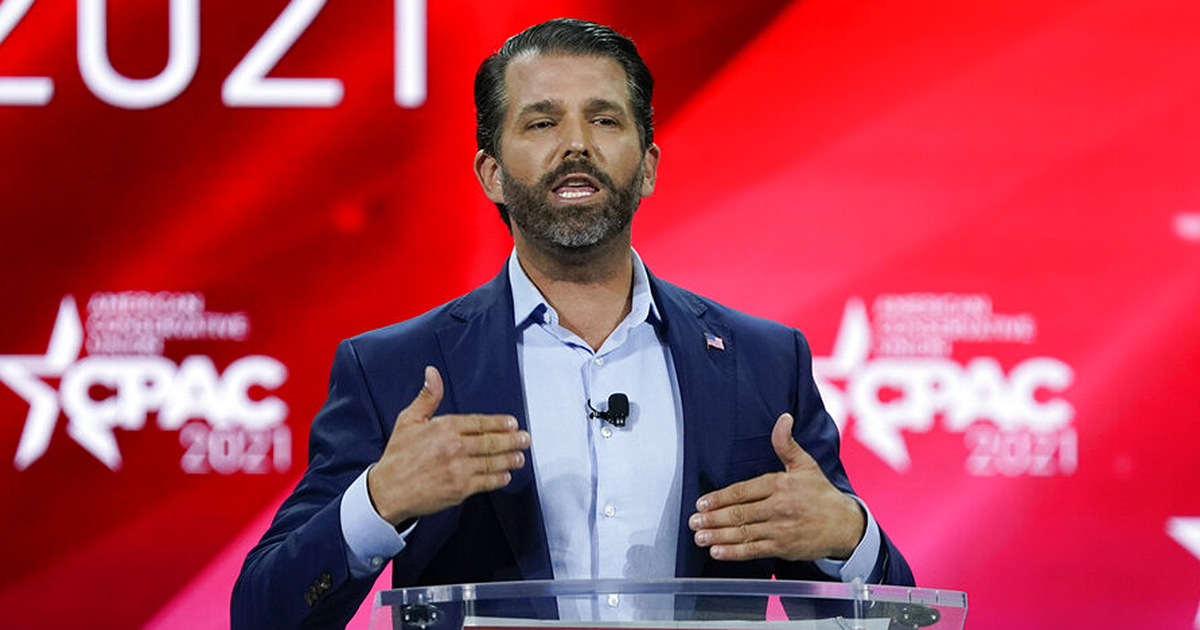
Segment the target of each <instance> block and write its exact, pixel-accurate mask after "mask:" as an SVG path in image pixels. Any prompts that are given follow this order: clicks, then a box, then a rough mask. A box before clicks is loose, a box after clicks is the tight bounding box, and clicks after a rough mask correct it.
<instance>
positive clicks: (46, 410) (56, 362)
mask: <svg viewBox="0 0 1200 630" xmlns="http://www.w3.org/2000/svg"><path fill="white" fill-rule="evenodd" d="M82 350H83V323H82V322H81V321H80V320H79V309H77V308H76V307H75V298H74V297H72V296H70V295H68V296H66V297H64V298H63V299H62V302H61V303H59V305H58V318H57V319H56V320H55V321H54V331H53V332H51V333H50V343H49V345H48V346H47V347H46V354H43V355H32V354H30V355H22V354H10V355H0V382H3V383H4V384H5V385H7V386H8V387H9V388H10V389H12V390H13V391H14V392H16V394H17V395H18V396H20V397H21V398H24V399H25V402H27V403H29V413H28V414H27V415H26V416H25V429H24V430H23V431H22V432H21V441H20V442H19V443H18V444H17V455H16V457H15V458H14V459H13V465H14V466H16V467H17V470H25V469H26V468H28V467H29V465H30V464H32V463H33V462H35V461H37V459H38V458H39V457H41V456H42V455H43V454H44V453H45V452H46V448H47V447H48V446H50V438H51V436H53V435H54V424H55V423H56V422H57V421H58V412H59V405H58V392H57V391H56V390H55V389H54V388H53V387H50V385H48V384H47V383H46V382H45V381H43V380H42V378H45V377H58V376H62V375H63V372H65V371H66V369H67V368H68V367H69V366H70V365H71V364H72V363H74V362H75V361H76V360H78V359H79V353H80V352H81V351H82ZM70 430H71V427H70V426H69V425H68V432H70ZM72 437H74V436H72Z"/></svg>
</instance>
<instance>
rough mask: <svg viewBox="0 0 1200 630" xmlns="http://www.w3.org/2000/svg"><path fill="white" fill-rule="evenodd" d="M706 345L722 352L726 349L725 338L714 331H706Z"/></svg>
mask: <svg viewBox="0 0 1200 630" xmlns="http://www.w3.org/2000/svg"><path fill="white" fill-rule="evenodd" d="M704 345H705V346H707V347H709V348H712V349H716V350H720V351H722V352H724V351H725V340H724V339H721V338H720V337H718V336H716V335H714V334H712V333H708V332H706V333H704Z"/></svg>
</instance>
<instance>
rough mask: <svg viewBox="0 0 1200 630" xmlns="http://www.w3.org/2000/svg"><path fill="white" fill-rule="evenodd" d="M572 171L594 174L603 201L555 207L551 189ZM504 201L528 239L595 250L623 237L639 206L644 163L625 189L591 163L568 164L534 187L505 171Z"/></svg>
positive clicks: (514, 221) (511, 218)
mask: <svg viewBox="0 0 1200 630" xmlns="http://www.w3.org/2000/svg"><path fill="white" fill-rule="evenodd" d="M571 173H583V174H586V175H589V176H591V177H592V178H593V179H595V180H596V182H597V183H598V184H599V185H600V190H603V191H607V192H608V194H607V195H605V199H604V200H601V201H597V202H593V203H585V204H571V205H569V206H566V207H558V208H554V207H551V205H550V202H549V197H550V195H551V194H552V186H554V184H555V183H556V182H557V181H558V180H559V179H561V178H563V177H564V176H566V175H569V174H571ZM500 177H501V184H502V185H503V186H504V201H505V204H504V205H505V206H506V208H507V209H508V216H509V219H510V220H511V221H512V222H513V224H514V225H516V226H518V227H520V228H521V232H522V233H523V234H524V235H525V236H526V237H528V238H530V239H533V240H536V241H540V242H542V243H545V244H549V245H552V246H554V247H557V248H559V249H562V250H571V251H578V250H584V249H588V248H592V247H595V246H597V245H600V244H602V243H605V242H607V241H609V240H611V239H612V238H613V237H614V236H615V235H617V234H620V233H621V232H622V231H624V230H625V228H627V227H628V226H629V223H630V222H631V221H633V214H634V212H636V211H637V208H638V204H639V203H640V202H641V199H642V196H641V188H642V181H643V180H644V179H645V175H644V174H643V173H642V165H641V164H640V163H639V164H638V167H637V168H636V169H634V172H633V175H632V176H631V177H630V178H629V181H628V182H626V183H625V185H624V186H617V185H616V184H615V183H614V182H613V180H612V178H611V177H609V176H608V174H607V173H605V172H604V171H602V170H600V168H599V167H597V166H596V165H595V164H593V163H592V162H590V161H587V160H570V161H564V162H562V163H561V164H559V165H558V168H555V169H554V170H552V171H550V172H549V173H546V174H545V175H544V176H543V177H542V178H541V180H539V181H538V182H537V183H536V184H531V185H527V184H525V183H524V182H521V181H518V180H516V179H513V178H512V177H511V176H510V175H509V174H508V171H505V170H503V169H501V172H500Z"/></svg>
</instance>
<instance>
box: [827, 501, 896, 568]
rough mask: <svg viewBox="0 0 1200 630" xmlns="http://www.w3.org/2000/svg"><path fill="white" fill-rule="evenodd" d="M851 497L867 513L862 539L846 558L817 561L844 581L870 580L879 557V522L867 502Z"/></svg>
mask: <svg viewBox="0 0 1200 630" xmlns="http://www.w3.org/2000/svg"><path fill="white" fill-rule="evenodd" d="M850 498H851V499H854V500H855V501H857V502H858V505H859V506H860V507H862V510H863V513H864V514H866V515H867V528H866V532H864V533H863V537H862V540H860V541H858V546H857V547H855V548H854V553H852V554H850V557H849V558H847V559H846V560H832V559H829V558H822V559H820V560H817V561H815V563H816V565H817V568H818V569H820V570H821V571H822V572H823V573H825V575H828V576H829V577H835V578H838V579H840V580H841V581H843V582H850V581H853V580H854V578H861V579H862V581H864V582H870V581H871V574H872V573H873V572H874V571H875V565H876V563H877V560H878V559H879V546H880V544H881V542H880V537H879V524H878V523H876V522H875V517H874V516H871V510H869V509H867V504H866V503H863V501H862V499H860V498H858V497H856V496H854V495H850Z"/></svg>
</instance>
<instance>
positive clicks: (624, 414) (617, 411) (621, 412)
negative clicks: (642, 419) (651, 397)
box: [587, 392, 629, 427]
mask: <svg viewBox="0 0 1200 630" xmlns="http://www.w3.org/2000/svg"><path fill="white" fill-rule="evenodd" d="M587 406H588V409H590V410H591V413H589V414H588V417H589V418H600V419H601V420H604V421H605V422H607V423H609V424H611V425H613V426H614V427H623V426H625V419H626V418H628V417H629V397H628V396H626V395H625V394H623V393H621V392H616V393H614V394H610V395H609V397H608V410H607V411H600V410H599V409H596V408H595V407H593V406H592V401H591V400H588V401H587Z"/></svg>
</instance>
